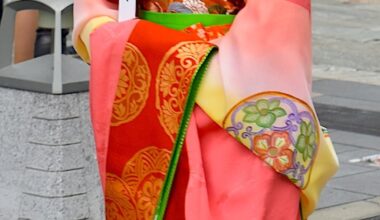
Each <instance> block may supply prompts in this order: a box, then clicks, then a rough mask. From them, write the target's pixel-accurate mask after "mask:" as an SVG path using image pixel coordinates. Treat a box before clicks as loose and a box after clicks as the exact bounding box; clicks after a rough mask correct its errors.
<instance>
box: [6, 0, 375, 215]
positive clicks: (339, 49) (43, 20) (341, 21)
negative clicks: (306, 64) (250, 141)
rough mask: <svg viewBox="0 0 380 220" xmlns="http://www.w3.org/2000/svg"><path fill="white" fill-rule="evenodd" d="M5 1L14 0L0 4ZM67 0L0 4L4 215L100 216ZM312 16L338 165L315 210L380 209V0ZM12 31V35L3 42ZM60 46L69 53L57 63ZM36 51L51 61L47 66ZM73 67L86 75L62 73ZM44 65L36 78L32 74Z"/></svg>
mask: <svg viewBox="0 0 380 220" xmlns="http://www.w3.org/2000/svg"><path fill="white" fill-rule="evenodd" d="M7 2H8V3H9V2H16V1H9V0H8V1H1V4H0V5H1V6H3V4H4V3H7ZM22 2H23V4H24V6H25V3H26V4H28V2H31V1H22ZM45 2H47V3H46V4H50V3H49V1H45ZM50 2H59V1H57V0H56V1H50ZM61 2H65V4H66V5H65V7H61V5H59V4H58V6H57V7H55V9H54V7H52V8H47V7H45V6H43V5H42V6H43V7H40V6H41V5H36V6H35V7H31V8H34V9H35V10H19V9H20V8H21V6H17V7H16V6H15V5H13V6H12V7H11V8H12V10H11V11H12V12H16V11H17V14H16V15H15V19H14V21H13V23H12V22H11V23H9V22H8V23H7V24H5V22H4V18H5V16H7V15H8V16H9V15H13V14H12V13H8V12H9V11H8V12H6V10H4V13H3V19H2V20H3V22H2V23H1V26H0V220H3V219H4V220H8V219H9V220H11V219H15V220H16V219H18V220H20V219H25V220H26V219H101V217H100V216H101V215H102V214H101V213H102V212H103V207H102V204H101V203H102V202H101V201H102V195H101V193H100V185H99V182H98V176H97V166H96V161H95V156H94V143H93V139H92V133H91V129H90V128H91V124H90V121H89V117H88V115H89V111H88V94H87V92H86V89H87V86H88V85H87V84H86V82H87V80H88V76H87V71H88V69H86V68H87V66H86V64H83V63H81V64H78V63H77V62H81V61H79V59H78V57H77V55H76V54H75V51H74V49H73V47H72V42H71V31H72V16H71V15H72V6H71V3H72V1H71V3H70V1H64V0H62V1H61ZM62 4H63V3H62ZM24 6H23V7H24ZM5 8H6V7H4V9H5ZM27 8H28V7H27ZM57 8H60V9H59V10H61V11H60V13H61V15H62V17H61V18H62V23H65V24H64V25H61V26H59V27H60V31H59V32H56V30H55V27H56V24H54V23H53V24H52V22H51V21H54V19H53V20H52V17H51V16H52V14H54V13H52V12H53V9H54V10H56V9H57ZM49 13H50V15H49ZM70 13H71V14H70ZM0 17H1V16H0ZM70 18H71V20H70ZM312 20H313V57H314V58H313V100H314V104H315V108H316V110H317V114H318V117H319V119H320V121H321V124H322V125H323V126H325V127H327V128H328V129H329V132H330V136H331V137H332V140H333V142H334V146H335V150H336V152H337V154H338V157H339V160H340V163H341V168H340V170H339V172H338V173H337V174H336V176H335V177H334V178H333V179H332V180H331V181H330V182H329V183H328V185H327V187H326V189H325V190H324V191H323V193H322V198H321V201H320V203H319V205H318V209H317V210H316V212H315V213H314V214H313V215H312V217H311V218H310V219H312V220H320V219H321V220H322V219H327V220H334V219H337V220H338V219H339V220H341V219H366V220H375V219H380V0H313V1H312ZM10 25H11V26H10ZM10 30H12V31H10ZM5 32H7V34H4V33H5ZM10 32H12V34H10ZM2 33H3V34H2ZM57 35H59V36H60V37H59V38H57ZM9 37H12V39H11V41H9V39H8V38H9ZM57 39H58V40H59V42H58V44H59V45H58V44H55V43H57V42H54V41H56V40H57ZM5 41H7V42H11V43H4V44H1V43H2V42H5ZM9 50H12V52H11V53H6V52H5V51H9ZM57 51H58V52H57ZM55 53H56V54H55ZM57 53H59V57H60V58H59V59H63V60H65V59H68V61H67V62H62V63H61V65H62V67H60V68H57V66H56V65H57V63H54V62H55V61H54V60H55V59H56V58H57V57H58V54H57ZM38 59H40V60H45V61H46V62H50V63H51V64H49V65H47V69H48V70H49V71H47V70H46V71H45V69H44V70H42V69H41V67H40V66H39V65H40V64H41V63H44V62H45V61H44V62H40V60H38ZM71 59H74V60H76V61H73V60H71ZM33 60H34V61H35V60H37V61H38V62H33ZM36 63H37V65H36ZM41 65H42V64H41ZM76 65H77V66H78V68H72V67H76ZM83 65H84V66H83ZM70 67H71V69H70V71H69V72H73V71H74V75H80V74H78V72H80V73H81V74H82V75H83V76H84V78H81V79H76V78H75V77H74V78H73V79H71V78H70V80H71V81H70V80H68V79H67V80H66V81H68V82H66V81H65V79H64V77H62V76H61V78H60V77H59V76H60V75H59V74H61V75H69V74H68V73H65V69H68V68H70ZM34 69H35V71H34ZM56 69H59V70H60V72H59V73H57V72H56ZM25 70H28V71H25ZM33 71H34V72H35V73H34V72H33ZM42 72H43V74H42V75H43V76H41V80H40V81H38V82H36V81H35V80H34V79H33V76H34V75H33V74H36V75H38V76H39V74H40V73H42ZM13 76H17V77H15V78H14V77H13ZM53 76H54V77H56V76H58V78H57V77H56V78H57V79H58V82H59V83H61V84H62V85H63V86H61V89H59V86H58V90H54V89H53V91H52V92H46V91H47V90H49V91H50V90H51V88H52V87H54V86H53V85H50V84H49V83H45V82H44V80H45V78H46V79H49V80H51V79H52V78H54V77H53ZM12 77H13V78H12ZM56 78H54V79H56ZM59 79H61V80H60V81H59ZM1 81H2V82H1ZM65 83H66V84H65ZM12 85H17V86H16V87H12ZM30 85H32V86H30ZM18 86H20V87H18ZM41 86H46V89H41ZM65 86H66V87H65ZM15 88H17V89H15ZM65 88H66V89H65ZM26 90H28V91H29V92H28V91H26ZM41 90H43V91H41ZM54 91H55V92H54ZM57 91H58V92H57ZM65 91H66V92H65ZM41 92H45V94H42V93H41ZM53 94H54V95H53ZM46 134H49V135H50V136H49V137H46V136H47V135H46Z"/></svg>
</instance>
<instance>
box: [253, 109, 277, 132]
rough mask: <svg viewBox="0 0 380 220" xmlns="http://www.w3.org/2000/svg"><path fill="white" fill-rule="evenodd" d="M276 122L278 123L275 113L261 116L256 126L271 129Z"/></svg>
mask: <svg viewBox="0 0 380 220" xmlns="http://www.w3.org/2000/svg"><path fill="white" fill-rule="evenodd" d="M275 121H276V116H275V115H274V114H273V113H271V112H269V113H268V114H267V115H265V116H260V117H259V118H258V119H257V121H256V124H257V125H258V126H260V127H263V128H271V127H272V125H273V123H274V122H275Z"/></svg>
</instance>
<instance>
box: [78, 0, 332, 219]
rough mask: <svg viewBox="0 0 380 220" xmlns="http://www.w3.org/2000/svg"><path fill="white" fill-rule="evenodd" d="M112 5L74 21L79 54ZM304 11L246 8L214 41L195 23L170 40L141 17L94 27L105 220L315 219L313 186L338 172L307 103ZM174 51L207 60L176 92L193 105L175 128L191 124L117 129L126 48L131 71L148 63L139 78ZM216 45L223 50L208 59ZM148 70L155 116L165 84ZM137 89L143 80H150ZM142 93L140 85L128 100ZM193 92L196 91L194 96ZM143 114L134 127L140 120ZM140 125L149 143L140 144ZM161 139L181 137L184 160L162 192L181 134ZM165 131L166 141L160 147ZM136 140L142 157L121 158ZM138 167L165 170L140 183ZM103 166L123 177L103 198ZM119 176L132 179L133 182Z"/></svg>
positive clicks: (94, 96)
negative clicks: (89, 29) (134, 60)
mask: <svg viewBox="0 0 380 220" xmlns="http://www.w3.org/2000/svg"><path fill="white" fill-rule="evenodd" d="M80 2H82V3H79V4H78V5H76V6H75V7H76V8H75V10H76V14H78V11H81V9H83V8H82V7H85V5H84V4H83V2H84V1H80ZM107 4H108V3H106V4H103V5H101V4H99V5H98V6H95V5H93V9H94V10H93V11H92V13H90V12H89V11H88V10H87V11H86V10H84V9H83V10H84V13H81V14H80V15H79V16H78V19H77V20H76V22H77V23H76V30H75V31H74V42H75V44H76V46H77V49H78V52H79V53H81V54H82V57H86V56H87V57H89V54H87V55H86V51H83V50H84V49H85V44H86V43H85V42H83V40H82V39H80V37H79V34H80V33H79V32H80V30H82V29H83V28H84V26H85V25H86V23H90V22H91V19H95V18H97V17H99V16H104V15H105V16H110V15H112V13H114V11H113V10H114V8H112V7H106V6H107ZM101 7H105V8H108V9H107V10H103V9H100V8H101ZM309 7H310V6H309V2H308V1H295V0H294V1H286V0H271V1H268V0H265V1H264V0H250V1H248V2H247V4H246V6H245V7H244V8H243V9H242V10H241V11H240V12H239V13H238V15H237V16H236V18H235V20H234V21H233V23H232V25H231V26H230V27H229V28H230V29H229V31H228V32H226V33H223V34H222V35H224V34H225V36H223V37H218V38H213V37H210V36H209V35H205V33H210V32H207V31H205V30H206V29H207V27H204V26H203V25H200V26H199V24H198V25H195V26H193V27H189V28H187V29H186V30H185V31H182V32H178V31H175V32H172V31H173V30H170V29H167V28H164V27H161V26H160V25H157V24H153V23H150V22H146V21H141V20H138V19H136V20H132V21H127V22H122V23H107V24H104V25H102V26H100V25H99V28H97V29H96V30H95V31H94V32H93V33H92V34H91V54H90V56H91V83H90V92H91V112H92V121H93V127H94V131H95V138H96V145H97V153H98V161H99V169H100V172H101V177H102V182H103V186H105V191H106V193H105V197H106V201H107V198H108V199H109V200H108V202H109V203H108V207H107V219H123V218H124V219H150V218H153V216H158V217H159V218H160V217H165V218H166V219H170V218H172V219H298V218H300V217H301V215H302V217H303V218H304V219H306V218H307V217H308V216H309V215H310V213H311V212H312V211H313V209H314V208H315V206H316V204H317V201H318V198H319V194H320V190H321V189H322V187H323V186H324V185H325V183H326V181H327V180H328V179H329V178H330V177H331V176H332V175H333V174H334V173H335V171H336V167H337V159H336V157H335V152H334V150H333V148H332V146H331V143H330V142H329V139H328V137H327V135H326V134H324V133H323V132H322V131H321V129H320V125H319V123H318V119H317V117H316V115H315V113H314V109H313V105H312V102H311V86H310V84H311V75H310V74H311V73H310V66H311V57H310V56H311V55H310V53H311V52H310V8H309ZM90 11H91V10H90ZM278 14H281V16H278ZM104 23H106V22H104ZM158 23H159V22H158ZM168 26H170V25H168ZM162 28H163V29H162ZM154 30H155V31H154ZM193 30H195V31H193ZM82 31H83V30H82ZM144 33H145V35H144ZM160 33H161V34H162V35H161V36H159V34H160ZM163 33H166V34H163ZM167 33H170V34H169V35H168V34H167ZM211 33H212V32H211ZM155 35H157V36H158V37H157V38H158V39H159V41H158V42H161V43H164V45H166V49H164V48H165V47H163V46H157V44H159V43H157V39H154V40H152V38H155ZM165 36H170V37H166V38H165ZM205 36H206V37H205ZM143 39H144V40H143ZM184 41H185V42H193V43H194V42H197V43H195V44H197V45H203V49H202V46H201V47H191V46H190V47H189V48H192V49H185V50H184V49H183V48H182V50H181V48H178V47H177V46H176V45H178V44H181V42H184ZM207 41H208V42H210V43H208V42H207ZM152 42H156V43H155V44H154V43H152ZM168 42H171V44H170V43H168ZM201 42H202V43H201ZM131 48H132V50H131ZM173 48H176V50H175V51H176V52H174V53H177V55H178V54H180V51H182V52H184V51H187V52H189V51H190V52H191V53H195V54H197V56H199V57H202V58H200V60H202V62H198V64H197V65H198V68H195V70H194V67H193V69H192V71H190V72H191V74H190V75H191V76H193V80H194V79H195V78H194V77H197V76H199V75H200V77H201V79H199V82H198V83H199V84H198V86H199V88H193V87H192V86H190V85H192V83H189V82H188V83H187V84H186V83H185V84H186V85H187V86H185V87H183V88H181V89H183V91H185V92H184V97H182V99H185V100H187V101H186V103H188V101H189V100H191V99H193V102H196V104H195V106H191V105H190V107H189V108H190V110H189V111H190V112H186V110H184V108H185V107H181V109H182V115H181V114H180V116H179V117H180V120H179V121H182V119H183V115H186V117H188V120H185V121H187V123H185V126H184V128H183V129H184V130H183V131H179V130H176V129H179V128H178V125H177V127H176V126H174V128H175V129H171V127H170V126H169V127H165V126H162V123H161V126H157V127H155V126H156V125H157V124H159V123H156V122H155V120H156V121H157V115H158V118H159V117H160V116H159V115H160V114H156V116H153V115H154V114H153V115H152V118H151V119H149V118H140V122H139V123H138V122H137V121H135V122H136V123H137V124H135V125H133V123H132V124H130V125H127V126H130V128H125V129H123V128H121V130H119V131H118V129H119V128H120V127H119V126H114V125H115V124H118V123H119V122H118V120H116V121H115V120H114V118H115V117H114V116H115V111H119V112H123V111H125V109H123V106H122V105H120V107H119V108H117V107H115V106H117V105H116V104H120V102H119V101H120V100H119V101H118V97H120V96H121V94H122V93H125V91H124V90H123V88H124V89H126V88H128V86H125V85H126V84H128V83H127V82H128V80H127V79H125V76H124V75H125V74H124V75H123V68H124V69H128V68H129V66H130V63H128V62H129V61H128V59H127V58H126V57H130V56H131V54H130V53H132V52H130V51H134V52H133V53H135V52H136V51H140V52H138V53H137V54H140V55H138V56H137V57H140V58H141V57H143V58H141V59H140V58H139V59H138V63H140V64H144V65H143V66H148V67H149V68H145V70H146V69H149V70H150V72H151V73H152V72H153V73H154V74H159V72H160V71H158V70H159V69H161V67H160V64H159V63H160V62H161V63H162V62H163V60H166V58H167V54H171V53H173ZM200 48H201V49H200ZM205 48H206V49H205ZM213 48H217V50H218V52H215V53H211V51H213V50H214V49H213ZM215 50H216V49H215ZM144 51H145V52H144ZM153 51H154V52H153ZM157 51H160V52H157ZM202 51H203V52H202ZM170 52H171V53H170ZM151 53H152V54H155V55H152V54H151ZM159 54H161V55H159ZM210 54H211V55H210ZM158 57H159V58H158ZM203 61H204V62H203ZM173 62H174V61H173ZM154 63H155V64H154ZM169 63H170V62H169ZM174 63H175V62H174ZM169 66H170V65H169ZM202 68H203V69H202ZM143 70H144V68H142V70H141V71H140V72H144V71H145V70H144V71H143ZM145 72H147V71H145ZM169 72H170V71H169ZM174 72H175V71H174ZM154 74H152V76H153V79H151V81H155V83H156V84H154V83H153V84H152V85H155V86H152V88H150V89H149V91H153V92H148V93H147V94H146V95H145V98H146V99H149V97H150V98H151V97H153V101H152V102H155V105H154V104H151V105H152V107H150V108H151V112H154V111H157V109H158V110H159V109H160V107H157V106H165V104H162V103H164V102H160V101H157V100H159V99H160V98H159V97H160V96H159V95H157V94H160V91H161V90H160V89H157V88H158V87H159V86H158V87H157V85H160V84H161V85H162V82H161V81H162V79H163V78H165V77H159V76H158V75H154ZM123 77H124V81H123ZM169 78H170V77H169ZM142 79H144V80H142ZM159 79H161V81H160V80H159ZM180 79H182V78H180ZM180 79H176V80H174V81H170V80H169V82H172V83H173V82H174V83H175V82H178V80H180ZM184 79H185V78H184ZM187 80H189V79H187ZM140 81H141V82H140V83H142V82H143V81H144V82H145V81H146V78H141V79H140ZM190 81H191V80H190ZM123 82H124V84H123ZM164 84H165V83H164ZM135 85H138V84H135ZM141 87H143V86H137V87H136V88H137V89H135V90H132V92H133V91H134V92H136V91H138V90H139V89H141ZM154 87H155V88H154ZM161 92H162V91H161ZM191 92H193V93H194V95H190V94H191ZM162 94H164V93H162ZM162 94H161V95H162ZM167 94H169V92H167ZM139 97H144V96H141V95H140V96H139ZM154 98H155V99H154ZM157 103H159V104H157ZM160 103H161V104H162V105H161V104H160ZM132 104H134V106H132V107H133V108H135V112H143V111H144V110H141V109H140V110H139V108H138V107H136V106H138V105H137V104H138V103H132ZM193 104H194V103H193ZM124 107H125V106H124ZM133 108H131V109H133ZM168 109H170V108H168ZM185 109H186V108H185ZM162 112H165V111H164V110H162ZM166 112H167V111H166ZM148 116H149V114H146V116H144V117H148ZM134 117H135V118H134ZM138 117H139V116H133V117H131V118H132V119H130V120H131V121H134V120H139V119H138ZM154 117H155V118H154ZM119 121H120V120H119ZM162 121H165V120H164V119H163V120H161V122H162ZM179 127H180V128H181V126H179ZM144 128H145V129H147V130H149V131H148V133H149V134H153V136H152V135H151V136H144ZM159 130H161V131H162V130H163V131H162V135H160V134H158V133H159V132H157V134H155V131H159ZM168 131H169V132H168ZM126 132H130V134H126ZM145 133H146V132H145ZM165 133H166V134H165ZM168 133H169V134H171V135H173V134H175V135H177V134H183V135H184V139H183V143H179V144H178V146H180V149H182V151H181V152H177V154H176V155H177V156H178V157H179V158H177V164H175V166H174V167H175V168H176V171H177V172H175V169H174V172H175V175H173V176H172V178H173V179H172V181H173V182H171V183H170V184H169V186H168V187H169V188H165V184H166V183H167V178H166V179H165V180H163V178H164V176H165V175H167V176H168V175H169V174H168V173H166V171H165V169H167V170H172V168H173V167H170V164H172V161H173V155H175V153H173V151H175V149H176V148H175V146H174V148H173V146H170V145H171V144H173V145H176V143H178V142H177V136H175V135H174V136H171V135H168ZM165 135H166V136H168V137H169V138H168V137H166V140H161V139H165V138H161V137H165ZM150 139H153V140H154V141H158V142H160V141H162V143H164V144H163V145H166V146H168V147H166V148H165V147H163V148H160V147H158V146H150V145H149V141H150ZM143 142H144V143H143ZM135 143H143V145H144V146H141V150H142V151H134V152H132V153H131V152H130V153H125V152H127V151H128V150H130V149H129V148H128V147H129V146H131V145H136V144H135ZM115 146H116V147H115ZM134 147H135V149H138V147H136V146H134ZM131 148H133V147H131ZM152 155H155V156H152ZM111 158H112V160H110V159H111ZM147 158H148V159H147ZM149 158H150V159H149ZM158 158H161V160H158ZM118 160H119V161H118ZM144 161H145V162H144ZM157 161H161V162H163V161H164V162H163V163H159V162H157ZM138 163H141V166H142V167H143V168H144V166H145V167H148V168H149V167H151V168H152V167H154V166H153V165H154V164H155V165H157V166H158V167H161V168H162V167H166V168H165V169H162V170H158V171H157V169H158V168H157V166H156V167H155V169H156V170H155V174H149V175H145V176H144V175H140V177H139V178H140V180H137V179H136V178H137V177H136V176H139V175H137V174H136V172H137V170H140V171H141V170H144V169H137V167H138ZM117 164H119V165H117ZM152 164H153V165H152ZM113 166H114V167H113ZM140 168H141V167H140ZM109 170H113V172H112V174H108V179H110V178H111V179H114V180H118V181H114V182H115V183H116V184H114V185H112V186H115V187H111V189H116V190H110V191H108V193H107V190H109V189H110V187H108V188H107V184H108V183H109V181H106V180H107V178H106V177H107V175H106V173H107V172H108V171H109ZM145 170H146V169H145ZM127 171H128V172H127ZM108 173H109V172H108ZM131 173H132V174H131ZM133 173H134V174H133ZM124 174H125V175H124ZM140 174H141V172H140ZM131 175H132V177H131ZM133 175H135V177H133ZM170 175H172V174H170ZM126 176H129V177H131V178H132V179H133V178H135V179H134V180H133V181H132V180H131V179H128V178H127V177H126ZM157 176H160V178H158V177H157ZM148 177H149V178H148ZM141 178H142V179H143V181H142V183H144V184H142V185H141V187H140V188H139V187H137V188H136V187H135V188H134V191H135V194H134V195H133V196H130V195H129V196H125V195H126V194H130V193H131V192H130V191H131V189H132V188H133V186H136V185H139V184H140V182H141ZM125 179H127V181H124V180H125ZM123 181H124V182H123ZM139 181H140V182H139ZM160 181H162V182H160ZM162 188H164V189H167V190H164V191H163V193H161V192H160V193H161V196H160V197H158V196H157V195H158V194H157V191H160V190H161V189H162ZM136 189H139V190H136ZM170 191H171V193H170V194H169V192H170ZM112 194H113V195H112ZM162 195H164V197H165V196H166V205H167V209H165V208H164V209H160V201H162ZM107 196H108V197H107ZM132 197H133V198H134V200H133V199H131V198H132ZM115 198H116V199H115ZM128 198H129V199H128ZM132 200H133V201H132ZM164 203H165V202H164ZM299 203H301V209H299ZM121 204H122V205H121ZM157 205H158V207H156V206H157ZM164 205H165V204H164ZM135 206H139V207H140V208H141V207H142V208H141V209H140V211H137V212H136V214H133V213H132V212H124V211H123V210H127V209H128V207H129V208H131V210H132V209H133V207H135ZM125 207H127V208H125ZM135 210H137V209H136V208H135ZM141 210H143V211H141ZM157 210H158V211H157ZM160 210H163V211H162V212H160ZM300 211H301V212H300ZM131 213H132V214H131ZM128 215H130V216H129V217H126V216H128Z"/></svg>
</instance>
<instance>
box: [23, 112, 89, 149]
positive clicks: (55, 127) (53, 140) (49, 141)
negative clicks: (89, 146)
mask: <svg viewBox="0 0 380 220" xmlns="http://www.w3.org/2000/svg"><path fill="white" fill-rule="evenodd" d="M81 139H82V137H81V123H80V120H79V119H78V118H74V119H67V120H43V119H36V118H33V119H32V125H31V136H30V137H29V142H31V143H36V144H41V145H54V146H59V145H69V144H76V143H80V142H81Z"/></svg>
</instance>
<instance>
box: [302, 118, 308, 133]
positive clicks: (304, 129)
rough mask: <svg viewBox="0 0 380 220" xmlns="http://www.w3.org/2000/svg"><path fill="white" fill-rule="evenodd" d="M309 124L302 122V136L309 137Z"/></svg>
mask: <svg viewBox="0 0 380 220" xmlns="http://www.w3.org/2000/svg"><path fill="white" fill-rule="evenodd" d="M306 133H307V124H306V122H305V121H302V122H301V134H303V135H307V134H306Z"/></svg>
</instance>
